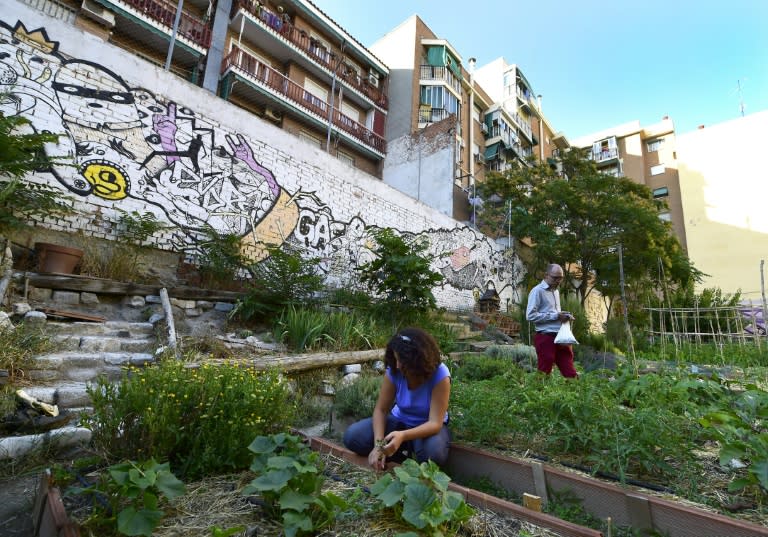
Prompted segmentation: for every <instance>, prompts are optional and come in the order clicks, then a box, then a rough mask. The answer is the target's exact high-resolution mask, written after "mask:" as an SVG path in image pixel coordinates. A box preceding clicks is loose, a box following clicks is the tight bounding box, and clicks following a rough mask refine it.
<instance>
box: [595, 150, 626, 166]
mask: <svg viewBox="0 0 768 537" xmlns="http://www.w3.org/2000/svg"><path fill="white" fill-rule="evenodd" d="M616 158H619V148H618V147H611V148H607V149H600V150H598V151H595V150H594V149H593V150H592V152H591V153H590V154H589V159H590V160H594V161H595V162H597V163H598V164H599V163H601V162H605V161H607V160H613V159H616Z"/></svg>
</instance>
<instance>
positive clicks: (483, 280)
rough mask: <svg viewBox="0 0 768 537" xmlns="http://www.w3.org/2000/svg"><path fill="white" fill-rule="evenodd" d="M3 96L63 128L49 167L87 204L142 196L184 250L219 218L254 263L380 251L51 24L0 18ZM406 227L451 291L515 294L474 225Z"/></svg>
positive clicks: (320, 204)
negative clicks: (286, 253)
mask: <svg viewBox="0 0 768 537" xmlns="http://www.w3.org/2000/svg"><path fill="white" fill-rule="evenodd" d="M0 96H2V97H0V111H2V112H3V113H4V114H6V115H17V114H18V115H23V116H25V117H27V118H28V119H29V120H30V122H31V123H30V124H29V125H28V126H27V127H28V128H29V129H31V130H34V131H37V132H52V133H56V134H60V135H61V136H60V138H59V141H58V143H55V144H49V145H48V146H47V147H46V151H47V152H48V153H49V154H50V155H52V156H57V157H63V158H65V159H66V160H67V163H66V164H61V165H56V166H54V167H53V168H51V169H48V170H42V172H44V173H45V174H48V175H49V176H50V177H51V178H52V180H54V181H56V182H58V184H59V185H60V186H61V187H62V189H65V190H66V191H68V192H69V193H71V194H73V195H75V196H77V197H78V199H80V200H81V201H82V202H83V203H85V204H86V205H87V204H88V203H89V202H93V201H94V200H98V201H99V204H100V205H101V206H104V204H105V203H107V204H108V205H107V206H110V205H109V204H111V206H112V207H114V208H115V209H120V208H121V207H131V206H132V205H130V204H131V203H132V202H133V201H134V200H135V201H138V202H141V204H142V206H144V207H148V208H151V210H152V211H153V212H154V213H155V214H156V215H157V216H158V217H160V218H162V219H164V220H166V221H167V222H169V223H170V224H172V225H173V226H175V237H176V243H177V244H174V247H176V248H178V249H179V250H180V251H186V252H192V253H194V248H195V244H196V242H197V241H199V240H200V237H201V236H202V233H203V231H204V230H205V229H207V228H208V227H209V226H210V227H211V228H213V229H216V230H217V231H219V232H221V233H230V234H236V235H238V236H239V237H241V249H242V252H243V253H244V254H246V255H248V256H249V257H250V258H251V259H253V260H254V261H256V262H258V261H261V260H263V259H264V258H265V257H266V256H267V255H268V248H269V247H274V246H278V247H279V246H280V245H282V244H285V243H286V242H290V243H292V244H296V245H299V246H301V247H302V248H303V249H304V250H305V251H306V252H307V253H308V255H312V256H315V257H319V258H321V259H322V260H323V261H322V264H321V267H322V270H324V271H325V273H326V275H327V276H328V277H329V279H336V280H341V279H343V277H344V275H345V274H346V275H348V274H349V273H350V272H351V270H350V269H351V268H354V267H357V266H360V265H362V264H364V263H366V262H367V261H369V260H370V259H371V257H372V253H371V246H372V245H371V244H370V238H369V237H370V233H369V232H370V230H371V228H372V227H374V226H373V225H371V224H369V223H367V222H366V214H358V215H357V216H355V217H353V218H351V219H349V218H348V219H346V221H344V220H342V219H339V218H337V217H335V215H334V209H333V206H332V205H331V203H330V200H323V199H321V198H320V196H319V195H318V194H317V192H316V191H313V190H312V185H309V184H307V185H304V184H301V185H300V186H298V187H293V188H286V187H285V186H284V185H283V184H281V181H280V176H279V173H278V172H276V170H274V169H268V168H267V167H265V166H264V165H263V164H262V159H260V154H259V150H258V148H259V147H263V145H262V141H257V142H254V140H252V139H250V138H249V137H248V136H247V135H246V134H245V133H240V132H233V131H231V130H228V129H226V128H225V127H224V126H222V125H219V124H218V123H216V122H215V121H214V120H213V119H211V118H206V117H203V116H202V115H200V114H198V113H197V112H195V110H193V109H190V108H188V107H187V106H185V105H184V103H179V102H175V101H174V100H172V99H166V98H164V97H162V96H159V95H156V94H155V93H153V92H152V91H150V90H149V89H146V88H143V87H136V86H133V85H131V84H129V83H128V82H127V81H126V80H124V79H123V78H122V77H121V76H120V75H119V74H118V73H115V72H113V71H112V70H110V69H108V68H106V67H104V66H101V65H98V64H96V63H93V62H90V61H88V60H86V59H80V58H68V57H65V55H63V54H62V53H61V51H60V43H58V42H56V41H52V40H51V38H50V37H49V35H48V32H47V30H46V29H44V28H38V29H34V30H29V29H28V28H27V27H26V26H25V25H24V23H23V22H21V21H18V22H16V23H14V24H13V25H11V24H7V23H6V22H3V21H0ZM212 98H213V97H212ZM399 232H401V233H403V234H404V236H407V237H408V238H409V239H410V238H416V237H418V238H420V239H426V240H428V241H429V244H430V245H431V246H430V249H431V253H432V254H434V255H435V256H437V258H438V261H436V264H437V266H436V267H435V268H436V270H439V271H440V272H441V273H442V274H443V276H444V277H445V282H444V283H443V285H442V289H443V290H451V291H452V292H454V293H457V292H458V293H464V294H466V296H471V295H472V292H473V291H476V290H478V289H480V290H485V289H487V288H488V287H489V286H493V287H495V288H496V289H497V291H499V293H500V294H501V293H502V292H505V290H506V292H507V294H509V293H513V294H514V292H515V290H516V288H517V286H518V284H519V281H520V278H521V275H522V267H521V265H520V264H519V261H518V260H516V259H514V258H512V257H510V256H505V255H504V254H503V253H502V252H501V251H500V248H499V247H497V246H496V245H495V244H494V243H493V241H491V240H490V239H488V238H486V237H484V236H482V235H480V234H478V233H476V232H475V231H473V230H472V229H470V228H468V227H462V226H458V225H457V227H456V228H453V229H430V230H423V231H421V232H418V233H414V232H412V231H410V232H409V231H403V230H400V231H399Z"/></svg>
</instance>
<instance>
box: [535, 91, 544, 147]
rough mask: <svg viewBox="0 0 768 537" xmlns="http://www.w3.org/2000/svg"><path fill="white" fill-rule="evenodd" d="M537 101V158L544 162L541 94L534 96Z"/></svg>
mask: <svg viewBox="0 0 768 537" xmlns="http://www.w3.org/2000/svg"><path fill="white" fill-rule="evenodd" d="M536 100H537V101H538V103H539V160H540V161H541V162H544V114H543V113H542V112H541V94H539V95H537V96H536Z"/></svg>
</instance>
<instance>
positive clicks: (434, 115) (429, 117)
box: [419, 107, 452, 123]
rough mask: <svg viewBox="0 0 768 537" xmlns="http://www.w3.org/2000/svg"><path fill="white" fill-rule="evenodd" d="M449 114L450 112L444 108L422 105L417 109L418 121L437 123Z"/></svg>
mask: <svg viewBox="0 0 768 537" xmlns="http://www.w3.org/2000/svg"><path fill="white" fill-rule="evenodd" d="M450 115H452V114H451V112H449V111H448V110H446V109H445V108H429V107H422V108H420V109H419V123H437V122H438V121H442V120H444V119H445V118H447V117H448V116H450Z"/></svg>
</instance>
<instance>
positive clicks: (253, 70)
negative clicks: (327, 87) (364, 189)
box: [221, 47, 387, 153]
mask: <svg viewBox="0 0 768 537" xmlns="http://www.w3.org/2000/svg"><path fill="white" fill-rule="evenodd" d="M230 68H232V69H235V70H238V71H240V73H241V74H243V75H245V76H246V77H247V78H248V79H250V80H252V81H255V82H256V83H258V84H259V85H262V86H266V87H267V88H269V89H270V90H272V91H273V92H276V93H279V94H280V95H282V96H283V97H284V98H286V99H287V100H289V101H291V102H292V103H293V104H295V105H296V106H298V107H301V108H304V109H306V110H309V111H311V112H313V113H315V114H317V115H318V116H320V117H321V118H323V119H324V120H327V118H328V110H329V106H330V105H329V104H328V103H327V102H325V101H324V100H322V99H320V98H318V97H315V96H314V95H312V94H311V93H309V92H308V91H307V90H305V89H304V88H303V87H301V86H299V85H298V84H296V83H295V82H293V81H292V80H290V79H289V78H288V77H286V76H285V75H284V74H282V73H280V72H279V71H276V70H274V69H272V68H271V67H269V66H267V65H264V64H263V63H261V62H259V61H258V60H257V59H256V58H254V57H253V56H251V55H250V54H248V53H247V52H245V51H243V50H242V49H239V48H237V47H233V48H232V52H230V53H229V55H227V57H226V58H224V62H223V65H222V70H221V71H222V73H225V72H226V71H227V69H230ZM332 123H333V125H334V126H335V127H336V128H337V129H339V130H341V131H344V132H346V133H347V134H349V135H351V136H352V137H354V138H355V139H357V140H359V141H361V142H362V143H363V144H365V145H367V146H369V147H372V148H373V149H375V150H376V151H378V152H379V153H386V152H387V142H386V140H384V138H382V137H381V136H379V135H378V134H376V133H374V132H373V131H371V130H369V129H368V128H366V127H364V126H363V125H361V124H360V123H358V122H357V121H355V120H353V119H352V118H350V117H349V116H346V115H344V114H342V113H341V112H339V111H338V110H337V109H335V108H334V110H333V120H332Z"/></svg>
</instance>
